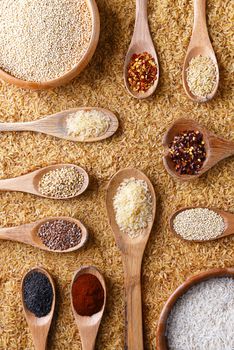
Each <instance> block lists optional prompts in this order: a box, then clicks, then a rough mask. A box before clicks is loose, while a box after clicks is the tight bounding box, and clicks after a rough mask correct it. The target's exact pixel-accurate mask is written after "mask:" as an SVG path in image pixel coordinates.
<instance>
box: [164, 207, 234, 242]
mask: <svg viewBox="0 0 234 350" xmlns="http://www.w3.org/2000/svg"><path fill="white" fill-rule="evenodd" d="M196 208H198V207H184V208H181V209H179V210H177V211H176V212H174V213H173V214H172V215H171V217H170V219H169V225H170V229H171V232H172V233H173V234H174V235H175V236H176V237H178V238H180V239H182V240H185V241H189V242H206V241H215V240H217V239H219V238H223V237H227V236H230V235H233V234H234V214H233V213H230V212H228V211H225V210H221V209H217V208H207V209H210V210H212V211H214V212H215V213H217V214H218V215H220V216H221V217H222V218H223V220H224V225H225V228H224V231H223V233H222V234H221V235H219V236H217V237H215V238H210V239H206V240H196V239H193V240H192V239H189V240H187V239H186V238H183V237H182V236H181V235H180V234H178V233H177V232H176V230H175V228H174V225H173V223H174V220H175V218H176V216H177V215H178V214H180V213H182V212H183V211H185V210H189V209H196ZM199 208H203V209H204V208H206V207H199Z"/></svg>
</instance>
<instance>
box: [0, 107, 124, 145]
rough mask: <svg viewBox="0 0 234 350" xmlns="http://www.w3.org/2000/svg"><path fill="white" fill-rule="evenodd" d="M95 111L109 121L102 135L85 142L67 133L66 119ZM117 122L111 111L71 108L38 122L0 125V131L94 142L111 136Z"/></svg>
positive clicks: (116, 126) (96, 108)
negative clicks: (81, 112)
mask: <svg viewBox="0 0 234 350" xmlns="http://www.w3.org/2000/svg"><path fill="white" fill-rule="evenodd" d="M92 110H97V111H100V112H102V113H104V115H105V116H106V118H107V119H108V120H109V127H108V129H107V130H106V131H105V133H104V134H102V135H100V136H98V137H91V138H88V139H86V140H83V139H82V138H81V137H77V136H71V135H68V133H67V118H68V117H69V116H70V115H71V114H73V113H76V112H78V111H85V112H86V111H92ZM118 126H119V122H118V119H117V117H116V116H115V115H114V113H112V112H111V111H109V110H107V109H104V108H98V107H80V108H73V109H69V110H66V111H62V112H59V113H56V114H52V115H49V116H46V117H44V118H42V119H39V120H34V121H31V122H23V123H0V131H35V132H41V133H43V134H47V135H52V136H55V137H58V138H61V139H65V140H69V141H78V142H95V141H101V140H104V139H106V138H108V137H110V136H112V135H113V134H114V133H115V132H116V130H117V129H118Z"/></svg>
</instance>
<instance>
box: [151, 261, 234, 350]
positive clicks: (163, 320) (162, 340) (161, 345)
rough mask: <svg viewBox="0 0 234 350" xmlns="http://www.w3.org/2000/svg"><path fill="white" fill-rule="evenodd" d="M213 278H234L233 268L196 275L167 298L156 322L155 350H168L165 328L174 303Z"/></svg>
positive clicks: (212, 270)
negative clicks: (197, 285)
mask: <svg viewBox="0 0 234 350" xmlns="http://www.w3.org/2000/svg"><path fill="white" fill-rule="evenodd" d="M215 277H233V278H234V268H218V269H211V270H208V271H205V272H201V273H199V274H198V275H195V276H192V277H190V278H188V279H187V280H186V281H185V282H184V283H182V284H181V285H180V286H179V287H178V288H177V289H176V290H175V291H174V292H173V293H172V295H171V296H170V297H169V299H168V300H167V302H166V304H165V305H164V307H163V309H162V312H161V314H160V317H159V321H158V328H157V334H156V343H157V346H156V349H157V350H169V348H168V345H167V337H166V336H165V333H166V326H167V319H168V316H169V314H170V312H171V310H172V308H173V306H174V304H175V303H176V301H177V300H178V299H179V298H180V297H181V296H182V295H183V294H184V293H186V292H187V291H188V290H189V289H190V288H191V287H192V286H194V285H195V284H198V283H200V282H202V281H205V280H208V279H210V278H215Z"/></svg>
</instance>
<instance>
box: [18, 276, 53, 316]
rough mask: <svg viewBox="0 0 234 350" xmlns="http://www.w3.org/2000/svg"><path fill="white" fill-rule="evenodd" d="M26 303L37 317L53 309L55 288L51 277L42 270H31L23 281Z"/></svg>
mask: <svg viewBox="0 0 234 350" xmlns="http://www.w3.org/2000/svg"><path fill="white" fill-rule="evenodd" d="M23 298H24V303H25V305H26V307H27V309H28V310H29V311H31V312H32V313H33V314H34V315H35V316H36V317H44V316H46V315H48V313H49V312H50V310H51V306H52V302H53V298H54V295H53V289H52V286H51V283H50V280H49V278H48V277H47V276H46V275H45V274H44V273H41V272H38V271H32V272H29V273H28V274H27V275H26V276H25V278H24V282H23Z"/></svg>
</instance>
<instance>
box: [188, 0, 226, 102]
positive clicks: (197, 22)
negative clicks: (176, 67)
mask: <svg viewBox="0 0 234 350" xmlns="http://www.w3.org/2000/svg"><path fill="white" fill-rule="evenodd" d="M199 55H201V56H205V57H209V58H210V59H211V60H212V62H213V64H214V65H215V68H216V84H215V86H214V89H213V91H212V92H211V93H210V94H208V95H207V96H206V97H201V96H196V95H193V93H192V92H191V91H190V89H189V86H188V83H187V68H188V66H189V63H190V61H191V59H192V58H193V57H197V56H199ZM182 81H183V87H184V90H185V92H186V94H187V96H188V97H189V98H190V99H191V100H192V101H193V102H207V101H209V100H211V99H212V98H213V97H214V96H215V94H216V92H217V89H218V85H219V67H218V62H217V59H216V56H215V53H214V50H213V47H212V45H211V42H210V38H209V34H208V30H207V23H206V1H205V0H194V24H193V32H192V37H191V40H190V44H189V47H188V49H187V53H186V56H185V60H184V65H183V71H182Z"/></svg>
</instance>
